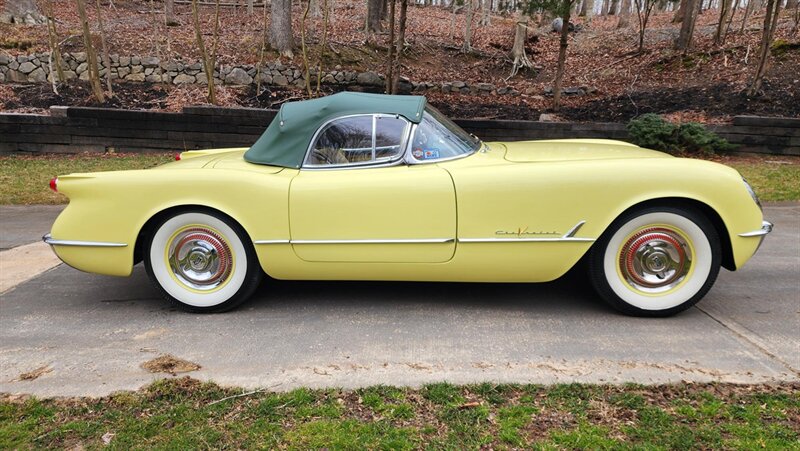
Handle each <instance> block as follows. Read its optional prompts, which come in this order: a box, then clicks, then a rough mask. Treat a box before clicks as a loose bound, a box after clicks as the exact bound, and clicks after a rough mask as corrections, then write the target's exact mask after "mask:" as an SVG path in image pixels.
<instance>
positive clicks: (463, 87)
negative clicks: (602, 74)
mask: <svg viewBox="0 0 800 451" xmlns="http://www.w3.org/2000/svg"><path fill="white" fill-rule="evenodd" d="M49 56H50V55H49V53H47V52H44V53H34V54H30V55H20V56H17V57H13V56H9V55H4V54H0V82H9V83H44V82H48V81H50V78H49V74H50V61H49ZM62 58H63V68H64V75H65V77H66V79H67V80H72V79H76V78H78V79H81V80H88V79H89V71H88V67H89V65H88V63H87V61H86V53H84V52H75V53H64V54H63V55H62ZM109 59H110V60H111V61H110V62H111V77H112V80H116V81H121V80H125V81H133V82H150V83H171V84H175V85H181V84H198V85H205V84H207V83H208V80H207V77H206V75H205V71H204V68H203V64H202V63H201V62H199V61H184V60H181V59H173V60H168V61H162V60H161V59H160V58H158V57H155V56H144V57H139V56H120V55H110V57H109ZM53 64H55V63H53ZM98 64H99V68H100V75H101V77H105V74H106V67H105V65H104V64H103V61H102V58H100V61H99V63H98ZM310 75H311V79H312V81H313V82H316V77H317V74H316V69H315V68H312V70H310ZM257 78H260V80H261V84H262V85H266V86H280V87H287V86H295V87H303V86H305V77H304V73H303V71H302V70H301V69H300V68H298V67H293V66H288V65H284V64H282V63H280V62H269V63H266V64H264V65H263V66H262V67H261V70H260V71H259V70H258V68H257V67H256V66H254V65H252V64H237V65H228V64H218V65H217V69H216V70H215V71H214V83H215V84H220V85H221V84H225V85H251V84H256V83H257V80H256V79H257ZM322 83H324V84H327V85H343V86H349V85H358V86H362V87H373V88H376V89H381V88H382V87H383V86H384V84H385V77H384V75H382V74H379V73H376V72H371V71H368V72H354V71H350V70H344V69H342V67H341V66H336V67H334V68H333V70H329V71H323V72H322ZM398 88H399V90H400V93H401V94H408V93H411V92H418V93H421V92H426V91H443V92H453V93H461V94H485V95H490V94H492V95H512V96H515V95H519V94H520V93H519V91H517V90H515V89H513V88H511V87H498V86H495V85H493V84H491V83H475V84H471V85H470V84H468V83H465V82H463V81H453V82H446V83H429V82H414V81H410V80H407V79H401V80H400V82H399V86H398ZM587 92H590V88H587V87H580V88H566V89H565V91H564V93H565V94H567V95H572V94H576V95H581V94H585V93H587Z"/></svg>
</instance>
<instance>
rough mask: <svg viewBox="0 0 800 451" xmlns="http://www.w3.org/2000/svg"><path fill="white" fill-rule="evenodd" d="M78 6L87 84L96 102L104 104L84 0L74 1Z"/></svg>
mask: <svg viewBox="0 0 800 451" xmlns="http://www.w3.org/2000/svg"><path fill="white" fill-rule="evenodd" d="M75 3H77V4H78V15H79V16H80V19H81V28H82V29H83V45H84V47H86V62H87V63H88V65H89V67H88V69H87V70H88V71H89V82H90V84H91V85H92V92H93V93H94V97H95V99H97V101H98V102H101V103H102V102H104V101H105V100H106V99H105V96H104V95H103V87H102V86H101V85H100V70H99V69H98V68H97V54H96V53H95V52H94V47H93V46H92V33H91V32H90V31H89V19H88V18H87V17H86V4H85V3H84V0H75Z"/></svg>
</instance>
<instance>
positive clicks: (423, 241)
mask: <svg viewBox="0 0 800 451" xmlns="http://www.w3.org/2000/svg"><path fill="white" fill-rule="evenodd" d="M453 241H455V238H425V239H419V240H414V239H411V240H402V239H398V240H257V241H253V243H255V244H437V243H452V242H453Z"/></svg>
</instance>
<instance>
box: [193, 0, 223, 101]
mask: <svg viewBox="0 0 800 451" xmlns="http://www.w3.org/2000/svg"><path fill="white" fill-rule="evenodd" d="M192 20H193V22H194V35H195V38H196V39H197V47H198V48H199V49H200V58H201V59H202V60H203V71H205V73H206V82H207V83H208V103H211V104H215V103H216V102H217V98H216V88H215V86H214V68H215V67H216V65H217V40H218V36H219V0H217V2H216V8H215V13H214V36H213V39H214V42H213V44H212V50H211V54H210V55H209V54H208V52H207V51H206V46H205V43H204V42H203V32H202V31H201V28H200V18H199V13H198V12H197V0H192Z"/></svg>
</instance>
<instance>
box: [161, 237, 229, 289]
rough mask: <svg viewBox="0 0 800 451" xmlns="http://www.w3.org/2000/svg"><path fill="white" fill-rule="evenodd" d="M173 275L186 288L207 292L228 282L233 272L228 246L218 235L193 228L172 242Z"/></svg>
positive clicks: (170, 258)
mask: <svg viewBox="0 0 800 451" xmlns="http://www.w3.org/2000/svg"><path fill="white" fill-rule="evenodd" d="M167 255H168V257H167V258H168V260H169V266H170V268H171V269H172V273H173V274H175V277H176V278H177V279H178V280H180V281H181V282H182V283H183V284H185V285H187V286H189V287H191V288H194V289H196V290H202V291H208V290H213V289H215V288H217V287H218V286H220V285H221V284H222V283H224V282H225V280H227V278H228V276H229V275H230V273H231V270H232V269H233V258H232V255H231V250H230V248H229V247H228V243H226V242H225V240H223V239H222V238H221V237H220V236H219V235H217V234H216V233H215V232H213V231H211V230H208V229H205V228H202V227H194V228H190V229H186V230H183V231H181V232H180V233H179V234H177V235H176V236H175V238H173V240H172V243H171V244H170V247H169V252H168V254H167Z"/></svg>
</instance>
